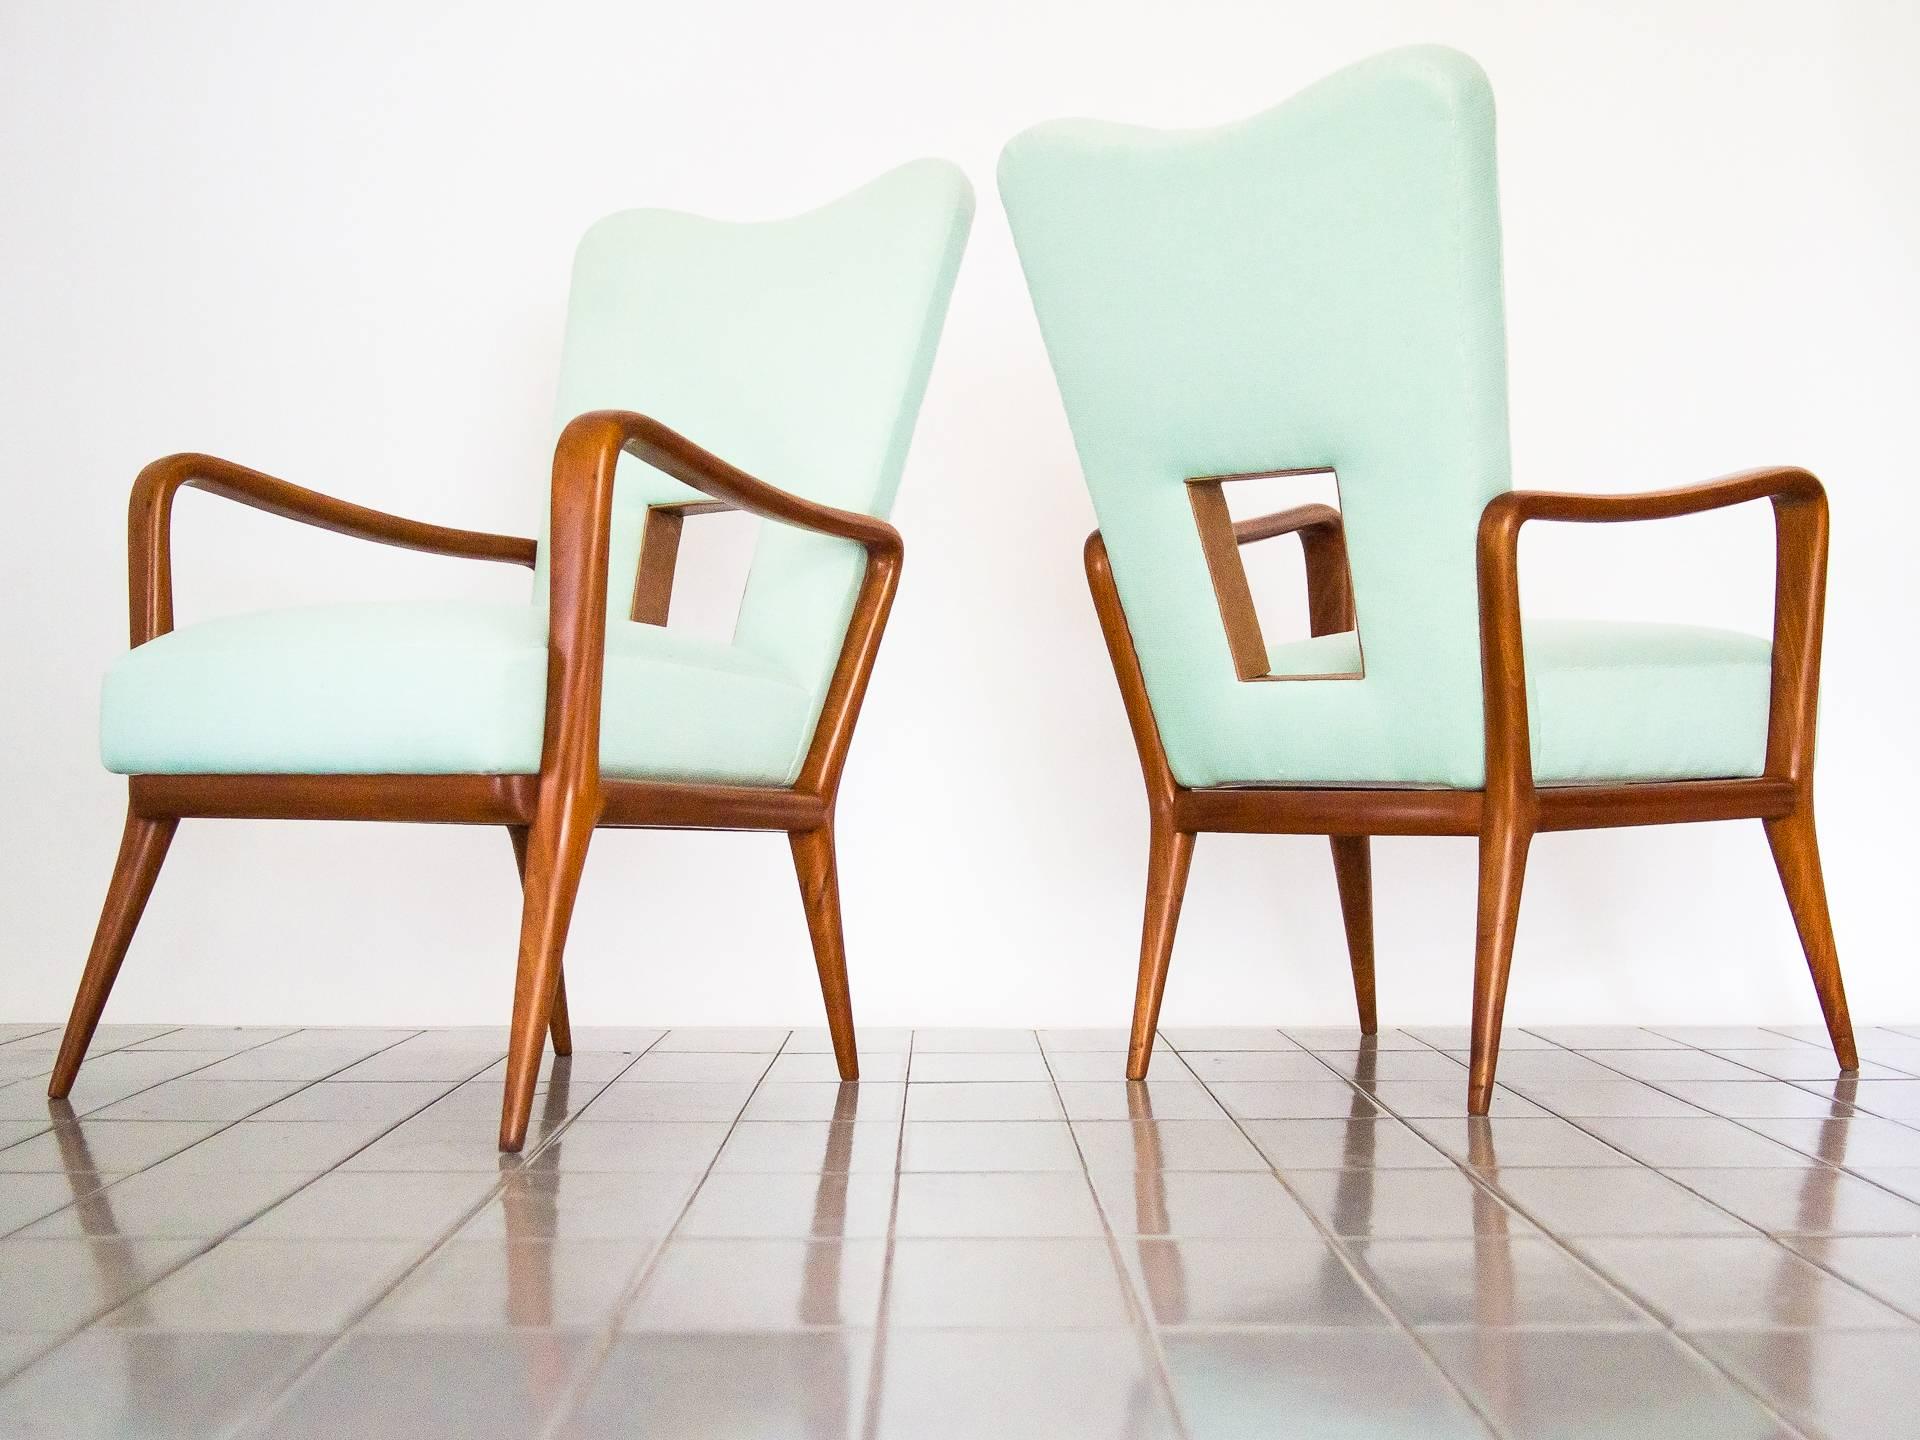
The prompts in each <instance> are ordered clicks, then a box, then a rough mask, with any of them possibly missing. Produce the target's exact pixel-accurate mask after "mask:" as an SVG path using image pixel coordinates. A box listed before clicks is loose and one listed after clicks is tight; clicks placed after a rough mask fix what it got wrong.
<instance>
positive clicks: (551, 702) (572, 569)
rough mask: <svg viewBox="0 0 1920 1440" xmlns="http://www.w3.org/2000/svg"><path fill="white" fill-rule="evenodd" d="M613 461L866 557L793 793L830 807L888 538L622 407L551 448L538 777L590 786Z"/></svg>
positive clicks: (887, 568)
mask: <svg viewBox="0 0 1920 1440" xmlns="http://www.w3.org/2000/svg"><path fill="white" fill-rule="evenodd" d="M622 454H629V455H633V456H635V457H636V458H638V459H640V460H643V461H645V462H646V463H647V464H649V465H651V466H653V468H655V469H656V470H659V471H660V472H662V473H663V474H666V475H669V476H671V477H672V478H674V479H675V480H678V481H680V482H681V483H682V484H684V485H688V486H691V487H692V488H693V489H695V490H698V491H700V493H701V494H703V495H707V496H709V497H711V498H712V499H713V500H717V501H721V502H724V504H725V505H727V506H731V507H732V508H734V509H738V510H745V511H747V512H748V513H749V514H753V515H758V516H761V517H762V518H764V519H768V520H773V521H777V522H779V523H781V524H784V525H792V526H796V527H798V528H800V529H803V530H810V531H813V532H815V533H817V534H822V535H831V536H835V537H837V538H839V539H843V540H850V541H853V542H854V543H856V544H858V545H861V546H863V547H864V548H865V549H866V551H867V571H866V575H865V578H864V579H863V580H862V582H861V587H860V593H859V596H858V598H857V599H856V601H855V604H854V613H853V618H852V621H851V622H850V624H849V625H848V628H847V638H846V641H845V643H844V645H843V646H842V648H841V653H840V660H839V663H838V664H837V665H836V667H835V669H834V674H833V679H832V680H831V682H830V683H829V685H828V689H827V695H826V699H825V700H824V702H823V704H822V706H821V711H820V720H819V724H818V726H817V727H816V730H815V734H814V739H813V745H812V747H811V748H810V749H809V751H808V753H807V758H806V760H805V761H804V762H803V764H802V766H801V772H800V777H799V779H798V780H797V781H796V782H795V785H796V788H797V789H802V790H807V791H811V792H814V793H820V794H823V795H824V796H825V797H826V799H827V801H828V803H829V805H831V803H832V800H833V794H834V790H835V788H836V787H837V785H838V781H839V773H840V767H841V764H842V763H843V762H844V759H845V754H846V747H847V743H848V741H849V739H850V738H851V735H852V730H853V722H854V717H855V716H856V715H857V713H858V711H859V707H860V702H861V699H862V698H863V697H864V695H865V692H866V684H867V677H868V675H869V673H870V672H871V669H872V664H873V657H874V654H875V652H876V651H877V650H878V648H879V644H880V635H881V632H882V630H883V629H884V628H885V626H886V618H887V612H888V611H889V609H891V607H892V603H893V594H894V590H895V588H896V586H897V585H898V582H899V573H900V559H901V553H902V548H903V547H902V545H901V540H900V532H899V531H897V530H895V529H894V528H893V526H891V525H889V524H888V523H887V522H886V521H884V520H880V519H876V518H875V517H874V516H871V515H866V514H862V513H860V512H859V511H853V510H838V509H835V508H834V507H832V506H830V505H821V504H818V503H816V502H814V501H812V500H807V499H805V498H803V497H801V496H798V495H794V494H791V493H789V492H787V491H785V490H781V489H778V488H777V487H775V486H772V485H769V484H767V483H766V482H765V481H763V480H757V479H755V478H754V477H753V476H751V475H749V474H747V473H746V472H745V471H743V470H738V469H736V468H734V467H733V466H732V465H729V464H728V463H727V462H726V461H724V460H722V459H720V458H719V457H718V456H717V455H713V454H710V453H709V452H707V451H706V450H703V449H701V448H700V447H699V446H698V445H696V444H694V443H693V442H692V441H691V440H688V439H687V438H686V437H685V436H683V435H680V434H678V433H676V432H675V431H673V430H670V429H668V428H667V427H666V426H665V425H662V424H661V423H660V422H659V421H657V420H654V419H652V418H651V417H649V416H646V415H640V414H636V413H634V412H632V411H626V410H591V411H588V412H587V413H586V414H584V415H579V416H576V417H575V418H574V419H573V420H572V421H570V422H569V423H568V425H567V427H566V429H565V430H563V431H562V432H561V435H560V442H559V445H558V446H557V447H556V449H555V451H554V457H553V526H552V542H551V543H552V547H553V548H552V552H551V559H552V564H551V567H550V572H549V575H550V581H551V587H552V588H551V599H550V607H549V617H550V618H549V638H548V662H547V728H546V739H545V742H544V745H543V748H542V751H541V762H540V768H541V772H542V774H543V775H549V774H559V773H565V774H567V775H569V776H571V777H572V779H573V781H574V783H575V784H576V785H588V786H591V787H593V788H595V789H597V774H598V764H599V749H600V743H599V737H600V692H601V679H602V669H603V666H604V663H605V653H606V631H607V563H608V548H609V543H610V532H611V526H612V516H613V482H614V472H615V469H616V467H617V465H618V462H619V458H620V456H621V455H622ZM657 508H659V509H662V510H665V511H668V512H674V511H678V512H679V513H681V514H686V513H698V512H699V511H700V510H703V509H706V508H709V507H707V506H705V505H704V504H703V503H701V502H690V503H689V504H686V505H678V506H676V505H667V506H662V507H657ZM588 772H591V778H589V774H588Z"/></svg>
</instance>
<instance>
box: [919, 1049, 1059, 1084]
mask: <svg viewBox="0 0 1920 1440" xmlns="http://www.w3.org/2000/svg"><path fill="white" fill-rule="evenodd" d="M908 1079H910V1080H913V1081H916V1082H918V1081H931V1082H936V1083H937V1082H943V1081H965V1080H1003V1081H1006V1080H1025V1081H1029V1082H1034V1083H1039V1084H1046V1083H1049V1082H1051V1081H1052V1079H1053V1076H1052V1074H1051V1073H1050V1072H1049V1071H1048V1070H1047V1061H1046V1057H1045V1056H1043V1055H1042V1054H1040V1052H1039V1051H1037V1050H979V1051H965V1050H952V1051H941V1050H923V1051H921V1052H919V1053H918V1054H916V1055H915V1056H914V1057H913V1066H912V1069H911V1070H910V1071H909V1073H908Z"/></svg>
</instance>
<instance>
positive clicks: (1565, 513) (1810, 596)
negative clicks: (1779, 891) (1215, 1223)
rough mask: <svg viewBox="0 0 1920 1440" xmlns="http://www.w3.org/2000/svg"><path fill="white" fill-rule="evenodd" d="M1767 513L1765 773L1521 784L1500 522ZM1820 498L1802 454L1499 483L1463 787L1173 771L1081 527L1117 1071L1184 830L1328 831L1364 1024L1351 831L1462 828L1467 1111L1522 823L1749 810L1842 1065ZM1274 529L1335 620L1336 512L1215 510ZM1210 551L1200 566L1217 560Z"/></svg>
mask: <svg viewBox="0 0 1920 1440" xmlns="http://www.w3.org/2000/svg"><path fill="white" fill-rule="evenodd" d="M1759 500H1766V501H1769V502H1770V503H1771V505H1772V508H1773V517H1774V537H1775V544H1774V551H1775V564H1774V615H1773V655H1772V675H1771V682H1770V691H1769V701H1768V713H1767V749H1766V763H1765V770H1764V772H1763V773H1762V774H1761V775H1760V776H1758V777H1754V778H1747V779H1703V780H1679V781H1652V782H1640V783H1619V784H1574V785H1550V786H1538V785H1536V784H1535V783H1534V776H1533V765H1532V755H1531V746H1530V742H1529V733H1528V715H1527V688H1526V657H1525V649H1524V645H1523V642H1522V635H1521V617H1520V583H1519V539H1520V531H1521V529H1522V527H1523V526H1525V525H1526V524H1527V523H1528V522H1529V521H1533V520H1545V521H1563V522H1571V523H1617V522H1626V521H1641V520H1663V519H1671V518H1675V517H1678V516H1683V515H1693V514H1698V513H1701V512H1704V511H1709V510H1718V509H1723V508H1725V507H1728V506H1732V505H1740V504H1746V503H1750V502H1754V501H1759ZM1827 532H1828V516H1827V499H1826V493H1825V491H1824V490H1823V489H1822V488H1821V485H1820V482H1819V481H1818V480H1816V479H1815V478H1814V477H1813V476H1812V475H1811V474H1809V473H1808V472H1807V471H1805V470H1801V469H1797V468H1792V467H1782V468H1774V469H1764V470H1753V471H1747V472H1743V473H1741V474H1737V475H1730V476H1727V477H1725V478H1723V479H1719V480H1714V481H1709V482H1707V483H1705V484H1701V485H1694V486H1688V487H1683V488H1679V489H1673V490H1659V491H1649V492H1644V493H1640V494H1624V495H1574V494H1565V493H1560V492H1554V491H1522V490H1516V491H1510V492H1508V493H1506V494H1502V495H1499V496H1496V497H1495V498H1494V499H1493V500H1492V501H1490V502H1489V503H1488V505H1487V507H1486V509H1485V511H1484V512H1483V513H1482V515H1481V518H1480V526H1479V534H1478V539H1477V544H1478V550H1477V572H1478V584H1479V600H1480V654H1481V689H1482V701H1483V706H1484V713H1485V725H1486V776H1487V778H1486V784H1485V787H1484V788H1483V789H1480V790H1462V789H1413V788H1378V789H1376V788H1371V787H1369V788H1365V789H1357V788H1356V789H1342V788H1330V787H1307V786H1261V785H1245V786H1242V785H1235V786H1210V787H1204V788H1189V787H1186V786H1182V785H1181V784H1180V783H1179V782H1178V781H1177V780H1176V779H1175V778H1174V774H1173V770H1172V767H1171V766H1170V765H1169V763H1168V761H1167V755H1166V750H1165V747H1164V746H1163V745H1162V743H1161V740H1160V732H1159V727H1158V725H1157V723H1156V722H1155V720H1154V715H1153V706H1152V703H1151V701H1150V699H1149V697H1148V693H1147V685H1146V677H1145V675H1144V674H1143V672H1142V671H1141V668H1140V660H1139V656H1138V653H1137V652H1136V651H1135V649H1134V643H1133V635H1132V632H1131V631H1130V630H1129V628H1128V625H1127V617H1126V611H1125V609H1124V607H1123V606H1122V604H1121V601H1120V593H1119V590H1118V588H1117V586H1116V585H1115V583H1114V577H1113V566H1112V563H1111V561H1110V560H1109V558H1108V556H1107V549H1106V543H1105V541H1104V540H1103V539H1102V538H1101V535H1100V532H1099V531H1097V530H1096V531H1094V532H1093V534H1092V535H1091V536H1090V537H1088V540H1087V544H1086V570H1087V583H1088V586H1089V588H1090V589H1091V591H1092V593H1093V603H1094V609H1095V611H1096V612H1097V613H1098V615H1099V619H1100V627H1101V631H1102V633H1103V634H1104V636H1105V638H1106V642H1107V651H1108V654H1109V656H1110V657H1111V659H1112V661H1113V668H1114V674H1115V677H1116V678H1117V679H1118V681H1119V685H1120V695H1121V700H1122V702H1123V703H1124V705H1125V707H1126V713H1127V720H1128V724H1129V726H1130V728H1131V729H1132V731H1133V739H1134V745H1135V748H1136V749H1137V750H1138V752H1139V756H1140V768H1141V772H1142V774H1143V776H1144V778H1145V780H1146V789H1147V807H1148V814H1149V824H1150V828H1149V843H1148V861H1147V900H1146V913H1145V918H1144V920H1143V923H1142V928H1141V942H1140V973H1139V980H1138V985H1137V988H1136V991H1135V1000H1134V1015H1133V1028H1132V1035H1131V1040H1130V1043H1129V1047H1128V1055H1127V1075H1128V1078H1129V1079H1133V1080H1140V1079H1144V1078H1145V1077H1146V1074H1147V1067H1148V1064H1149V1062H1150V1060H1151V1058H1152V1054H1153V1037H1154V1032H1155V1030H1156V1028H1157V1026H1158V1024H1159V1017H1160V1004H1161V999H1162V996H1163V994H1164V992H1165V989H1166V980H1167V969H1168V963H1169V961H1170V959H1171V956H1172V953H1173V942H1174V935H1175V932H1176V930H1177V928H1178V925H1179V921H1180V907H1181V901H1182V898H1183V896H1184V894H1185V890H1186V881H1187V872H1188V870H1189V868H1190V866H1191V864H1192V860H1193V849H1194V842H1195V838H1196V836H1197V835H1199V834H1200V833H1201V832H1203V831H1217V832H1233V833H1241V834H1246V833H1254V834H1272V835H1326V836H1327V837H1328V838H1329V840H1330V841H1331V844H1332V849H1333V857H1334V873H1335V879H1336V881H1337V884H1338V887H1339V891H1340V902H1341V910H1342V914H1343V918H1344V922H1345V928H1346V935H1347V948H1348V958H1349V961H1350V963H1351V966H1352V970H1353V982H1354V995H1355V1002H1356V1008H1357V1010H1358V1012H1359V1020H1360V1029H1361V1031H1362V1032H1363V1033H1364V1034H1367V1035H1372V1034H1374V1033H1375V1032H1376V1030H1377V1028H1378V1014H1377V1003H1376V998H1375V990H1374V946H1373V888H1372V887H1373V881H1372V859H1371V850H1370V844H1369V841H1370V837H1372V836H1375V835H1463V836H1464V835H1471V836H1476V837H1478V839H1479V843H1480V867H1479V869H1480V880H1479V907H1478V923H1477V930H1476V937H1475V951H1474V983H1473V1012H1472V1027H1471V1035H1472V1042H1471V1043H1472V1050H1471V1055H1470V1059H1469V1064H1468V1076H1467V1111H1468V1113H1469V1114H1471V1115H1485V1114H1486V1113H1487V1110H1488V1107H1489V1105H1490V1104H1491V1102H1492V1099H1493V1086H1494V1075H1495V1071H1496V1068H1497V1066H1498V1062H1499V1052H1500V1032H1501V1023H1502V1017H1503V1014H1504V1011H1505V1006H1506V994H1507V980H1508V975H1509V972H1510V970H1511V968H1512V961H1513V944H1514V933H1515V929H1516V925H1517V922H1518V919H1519V910H1520V891H1521V884H1522V880H1523V878H1524V875H1525V870H1526V862H1527V854H1528V850H1529V848H1530V846H1531V844H1532V841H1533V837H1534V836H1535V835H1537V834H1540V833H1543V832H1546V831H1554V830H1589V829H1599V828H1605V827H1612V826H1627V825H1670V824H1677V823H1686V822H1692V821H1707V820H1748V819H1752V820H1759V821H1761V822H1762V823H1763V824H1764V826H1765V828H1766V834H1767V841H1768V844H1769V846H1770V847H1771V849H1772V852H1773V858H1774V863H1775V866H1776V868H1777V870H1778V871H1779V876H1780V882H1781V886H1782V888H1783V889H1784V890H1785V892H1786V898H1787V903H1788V907H1789V909H1790V910H1791V911H1792V914H1793V919H1794V923H1795V926H1796V928H1797V930H1798V932H1799V937H1800V943H1801V947H1802V949H1803V951H1804V952H1805V955H1806V959H1807V965H1808V969H1809V971H1810V972H1811V974H1812V977H1813V983H1814V989H1815V991H1816V993H1817V994H1818V996H1819V1000H1820V1007H1821V1012H1822V1014H1823V1015H1824V1017H1825V1019H1826V1025H1827V1033H1828V1036H1829V1037H1830V1039H1831V1040H1832V1043H1833V1050H1834V1055H1835V1058H1836V1059H1837V1061H1838V1063H1839V1067H1840V1069H1841V1070H1842V1071H1846V1072H1852V1071H1855V1070H1857V1068H1858V1066H1859V1059H1858V1055H1857V1052H1856V1050H1855V1047H1854V1039H1853V1025H1852V1021H1851V1019H1850V1018H1849V1016H1848V1012H1847V999H1846V992H1845V988H1844V986H1843V985H1842V982H1841V976H1840V962H1839V957H1838V953H1837V951H1836V949H1835V946H1834V940H1833V925H1832V919H1831V916H1830V915H1829V913H1828V909H1827V895H1826V885H1825V881H1824V879H1823V877H1822V873H1821V868H1820V851H1819V844H1818V840H1817V838H1816V835H1815V830H1814V819H1813V751H1814V722H1815V713H1816V709H1817V698H1818V694H1819V682H1820V646H1821V629H1822V621H1823V617H1824V610H1825V604H1826V576H1827V543H1828V540H1827ZM1281 535H1296V536H1299V537H1300V539H1301V541H1302V543H1303V545H1304V546H1306V547H1307V555H1308V567H1307V583H1308V590H1309V602H1310V613H1311V615H1312V631H1313V633H1314V634H1316V635H1319V634H1326V633H1329V632H1333V631H1339V630H1345V629H1350V628H1352V625H1353V613H1352V597H1351V595H1350V593H1348V591H1347V586H1348V583H1349V582H1348V579H1347V567H1346V562H1345V546H1344V537H1343V535H1342V532H1341V528H1340V519H1339V516H1338V512H1336V511H1333V510H1331V509H1329V508H1328V507H1327V506H1324V505H1304V506H1299V507H1296V508H1294V509H1292V510H1286V511H1281V512H1278V513H1276V514H1273V515H1266V516H1260V517H1257V518H1254V519H1250V520H1242V521H1239V522H1237V523H1236V524H1234V525H1233V536H1232V539H1233V541H1234V542H1236V543H1237V544H1241V545H1245V544H1248V543H1251V542H1253V541H1256V540H1263V539H1268V538H1272V537H1275V536H1281ZM1219 569H1220V567H1219V566H1218V565H1216V566H1215V571H1216V574H1217V573H1218V572H1219ZM1220 598H1221V602H1222V609H1223V619H1224V620H1225V622H1226V624H1227V627H1228V631H1229V634H1230V635H1231V634H1233V633H1235V632H1236V631H1238V632H1239V633H1243V634H1244V633H1247V632H1248V631H1251V633H1253V634H1255V635H1257V634H1258V625H1257V621H1255V620H1254V619H1253V617H1252V616H1251V615H1250V614H1249V615H1246V616H1239V615H1237V614H1236V613H1235V607H1237V606H1241V605H1250V604H1251V600H1250V599H1246V600H1242V599H1240V597H1239V596H1237V595H1231V594H1229V593H1228V592H1227V591H1226V590H1224V589H1223V590H1222V591H1221V594H1220Z"/></svg>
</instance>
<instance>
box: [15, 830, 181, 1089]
mask: <svg viewBox="0 0 1920 1440" xmlns="http://www.w3.org/2000/svg"><path fill="white" fill-rule="evenodd" d="M179 824H180V822H179V821H178V820H174V819H166V820H149V819H146V818H145V817H143V816H139V815H135V814H134V813H133V812H132V811H131V810H129V811H128V812H127V827H126V829H125V830H124V831H123V832H122V833H121V836H120V855H119V858H118V859H116V860H115V861H114V862H113V879H112V880H111V881H110V882H108V885H107V899H106V903H105V904H104V905H102V906H101V907H100V923H99V925H98V926H96V927H95V929H94V932H93V949H92V950H90V951H89V952H88V953H87V968H86V969H85V970H84V971H83V972H81V976H80V990H79V993H78V994H76V995H75V996H74V997H73V1013H72V1014H71V1015H70V1016H68V1018H67V1030H66V1034H64V1035H62V1036H61V1037H60V1054H59V1056H58V1057H57V1058H56V1059H55V1060H54V1062H53V1077H52V1079H51V1080H49V1081H48V1082H47V1094H48V1095H50V1096H51V1097H52V1098H54V1099H55V1100H63V1099H65V1098H66V1095H67V1092H68V1091H70V1090H72V1089H73V1080H74V1077H75V1076H76V1075H78V1074H79V1073H80V1062H81V1061H82V1060H84V1059H85V1058H86V1054H87V1046H88V1045H90V1044H92V1043H93V1032H94V1031H95V1030H96V1029H98V1028H99V1025H100V1012H101V1011H103V1010H105V1009H106V1008H107V996H108V995H110V994H112V993H113V982H114V979H115V978H116V977H117V976H118V975H119V974H120V962H121V961H122V960H124V959H126V958H127V946H128V945H129V944H130V943H131V942H132V940H133V932H134V929H135V927H136V926H138V925H139V923H140V914H141V912H142V911H144V910H145V909H146V908H147V897H148V896H150V895H151V894H153V882H154V881H155V880H156V879H158V878H159V875H160V863H161V862H162V861H163V860H165V859H166V858H167V846H168V845H170V844H172V843H173V832H174V831H175V830H176V829H177V828H178V827H179Z"/></svg>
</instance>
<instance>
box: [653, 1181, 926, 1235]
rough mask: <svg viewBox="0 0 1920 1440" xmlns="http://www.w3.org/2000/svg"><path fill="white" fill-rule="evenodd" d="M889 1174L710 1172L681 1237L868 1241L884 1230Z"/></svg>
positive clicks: (889, 1195)
mask: <svg viewBox="0 0 1920 1440" xmlns="http://www.w3.org/2000/svg"><path fill="white" fill-rule="evenodd" d="M892 1205H893V1178H892V1177H891V1176H888V1175H754V1174H727V1175H721V1174H714V1175H709V1176H708V1177H707V1179H706V1181H705V1183H703V1184H702V1185H701V1187H700V1190H699V1193H698V1194H696V1195H695V1196H694V1197H693V1204H692V1205H691V1206H689V1207H688V1209H687V1213H686V1216H685V1218H684V1219H682V1220H681V1222H680V1226H679V1229H678V1231H677V1232H676V1234H677V1235H679V1236H688V1237H706V1238H712V1239H761V1238H764V1239H795V1240H798V1239H805V1238H807V1237H809V1236H811V1237H812V1238H814V1239H819V1240H836V1239H847V1240H866V1239H872V1238H874V1237H877V1236H883V1235H885V1234H886V1233H887V1219H888V1215H889V1213H890V1212H891V1209H892Z"/></svg>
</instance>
